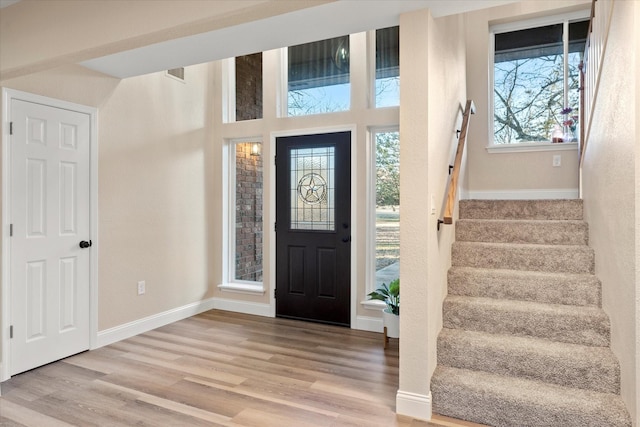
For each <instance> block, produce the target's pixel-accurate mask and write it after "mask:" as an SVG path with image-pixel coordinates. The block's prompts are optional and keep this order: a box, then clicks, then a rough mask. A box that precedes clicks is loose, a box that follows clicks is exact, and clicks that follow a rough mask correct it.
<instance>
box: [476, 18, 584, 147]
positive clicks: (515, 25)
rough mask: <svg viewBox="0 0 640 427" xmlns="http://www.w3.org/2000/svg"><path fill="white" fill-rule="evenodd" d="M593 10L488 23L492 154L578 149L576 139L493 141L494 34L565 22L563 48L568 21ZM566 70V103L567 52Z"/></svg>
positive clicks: (565, 48) (565, 103)
mask: <svg viewBox="0 0 640 427" xmlns="http://www.w3.org/2000/svg"><path fill="white" fill-rule="evenodd" d="M589 16H590V10H589V9H584V10H579V11H575V12H570V13H564V14H560V15H550V16H543V17H539V18H534V19H527V20H523V21H514V22H507V23H502V24H495V25H491V26H490V27H489V112H490V114H488V119H489V125H488V129H489V138H488V141H489V144H488V145H487V147H486V149H487V151H488V152H489V153H491V154H497V153H515V152H532V151H566V150H577V149H578V143H577V142H568V143H552V142H549V141H538V142H528V143H526V142H525V143H522V142H518V143H511V144H495V143H494V142H493V137H494V135H493V126H494V123H493V115H494V114H493V111H494V96H493V87H494V83H495V81H494V76H493V70H494V62H493V61H494V59H495V35H496V34H500V33H507V32H510V31H518V30H526V29H529V28H536V27H544V26H546V25H554V24H562V23H564V24H565V26H564V30H563V45H564V50H565V51H566V50H567V48H568V46H567V43H566V42H567V38H568V31H567V29H568V23H569V22H573V21H580V20H584V19H589ZM565 53H566V52H565ZM564 62H565V64H564V68H565V70H564V72H565V79H564V81H565V83H564V84H565V91H564V97H565V99H564V105H567V97H568V95H567V90H566V84H567V83H566V82H567V62H568V58H567V55H565V57H564Z"/></svg>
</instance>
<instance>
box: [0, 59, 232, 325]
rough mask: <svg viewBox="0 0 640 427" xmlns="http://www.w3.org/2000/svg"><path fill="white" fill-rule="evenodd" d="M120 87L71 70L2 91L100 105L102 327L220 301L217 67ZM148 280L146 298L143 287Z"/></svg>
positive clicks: (158, 75)
mask: <svg viewBox="0 0 640 427" xmlns="http://www.w3.org/2000/svg"><path fill="white" fill-rule="evenodd" d="M185 74H186V81H187V83H186V84H183V83H180V82H178V81H176V80H173V79H171V78H168V77H166V76H165V75H164V73H156V74H150V75H147V76H142V77H135V78H131V79H127V80H122V81H119V80H117V79H113V78H110V77H106V76H104V75H102V74H99V73H94V72H91V71H88V70H86V69H83V68H81V67H77V66H68V67H63V68H58V69H54V70H51V71H48V72H42V73H36V74H32V75H28V76H24V77H20V78H15V79H11V80H5V81H2V82H1V85H2V86H3V87H7V88H12V89H17V90H23V91H26V92H31V93H36V94H39V95H44V96H49V97H52V98H57V99H62V100H65V101H71V102H75V103H79V104H84V105H89V106H94V107H98V150H99V152H98V174H99V177H98V179H99V183H98V185H99V189H98V205H99V212H98V238H97V239H95V237H94V241H95V242H96V245H95V247H96V248H97V250H98V251H99V252H98V253H99V261H98V275H99V278H98V280H99V294H98V302H99V308H98V315H99V317H98V329H99V331H103V330H105V329H108V328H112V327H114V326H118V325H122V324H125V323H127V322H132V321H136V320H139V319H141V318H144V317H146V316H151V315H155V314H157V313H160V312H163V311H166V310H170V309H174V308H176V307H181V306H183V305H186V304H189V303H194V302H197V301H201V300H203V299H206V298H208V297H211V295H212V294H211V291H210V284H209V283H208V271H207V269H208V265H207V257H208V256H209V255H210V253H211V252H212V251H213V252H216V253H218V255H219V250H218V249H217V248H211V247H210V245H209V242H208V239H207V224H206V215H207V214H208V212H207V211H206V208H207V197H208V191H207V189H208V187H207V186H206V185H205V184H206V172H205V171H206V170H207V169H208V168H207V162H211V160H210V156H207V155H206V151H207V150H208V144H209V143H210V141H211V124H210V123H211V122H210V120H208V119H209V117H210V115H211V105H212V96H211V87H210V86H211V84H210V82H211V76H210V65H207V64H205V65H199V66H193V67H189V68H187V69H186V70H185ZM139 280H146V294H145V295H143V296H137V294H136V284H137V282H138V281H139Z"/></svg>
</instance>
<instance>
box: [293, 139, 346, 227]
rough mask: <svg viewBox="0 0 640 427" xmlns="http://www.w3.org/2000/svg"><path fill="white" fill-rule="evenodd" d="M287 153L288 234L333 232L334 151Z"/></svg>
mask: <svg viewBox="0 0 640 427" xmlns="http://www.w3.org/2000/svg"><path fill="white" fill-rule="evenodd" d="M290 153H291V181H290V188H289V191H290V194H291V224H290V228H291V230H319V231H333V230H335V178H334V177H335V147H331V146H330V147H316V148H294V149H291V151H290Z"/></svg>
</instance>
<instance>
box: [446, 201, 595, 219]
mask: <svg viewBox="0 0 640 427" xmlns="http://www.w3.org/2000/svg"><path fill="white" fill-rule="evenodd" d="M459 216H460V219H467V218H469V219H538V220H582V219H583V216H582V200H580V199H567V200H460V202H459Z"/></svg>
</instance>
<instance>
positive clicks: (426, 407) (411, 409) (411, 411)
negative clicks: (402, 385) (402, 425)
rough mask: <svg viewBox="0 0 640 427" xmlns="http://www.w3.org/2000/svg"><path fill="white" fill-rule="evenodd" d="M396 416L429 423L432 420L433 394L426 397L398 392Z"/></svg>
mask: <svg viewBox="0 0 640 427" xmlns="http://www.w3.org/2000/svg"><path fill="white" fill-rule="evenodd" d="M396 414H398V415H404V416H407V417H411V418H415V419H417V420H425V421H429V420H430V419H431V392H429V394H427V395H424V394H416V393H410V392H408V391H402V390H398V392H397V393H396Z"/></svg>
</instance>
